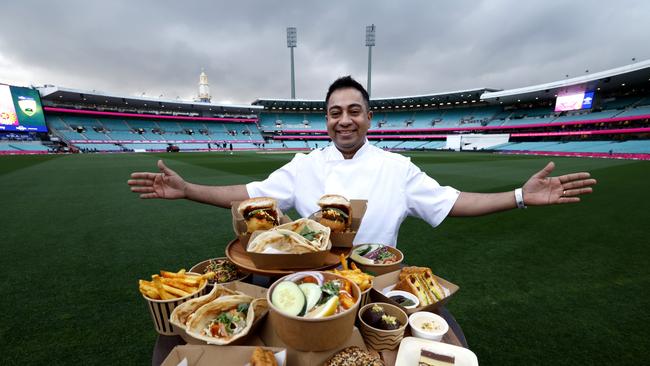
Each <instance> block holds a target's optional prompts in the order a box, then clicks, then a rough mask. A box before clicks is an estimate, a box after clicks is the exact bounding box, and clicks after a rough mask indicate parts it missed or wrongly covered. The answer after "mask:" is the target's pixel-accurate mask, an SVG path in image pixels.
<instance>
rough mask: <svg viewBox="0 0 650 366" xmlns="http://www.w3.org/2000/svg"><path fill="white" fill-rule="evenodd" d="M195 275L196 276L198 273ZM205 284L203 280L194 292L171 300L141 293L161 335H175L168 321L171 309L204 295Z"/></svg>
mask: <svg viewBox="0 0 650 366" xmlns="http://www.w3.org/2000/svg"><path fill="white" fill-rule="evenodd" d="M188 273H189V272H188ZM192 274H196V273H192ZM196 275H197V276H198V274H196ZM206 286H207V281H205V283H204V284H203V286H201V287H200V288H199V289H198V290H197V291H196V292H194V293H191V294H189V295H187V296H185V297H179V298H178V299H171V300H155V299H150V298H148V297H146V296H144V295H142V297H143V298H144V299H145V300H146V301H147V307H148V308H149V312H150V313H151V319H152V320H153V325H154V327H155V328H156V332H158V334H162V335H175V334H176V332H175V331H174V327H173V325H172V324H171V323H170V322H169V316H170V315H171V313H172V311H174V309H175V308H176V307H177V306H178V305H180V304H182V303H184V302H185V301H187V300H191V299H194V298H197V297H199V296H203V295H205V294H206V293H207V287H206Z"/></svg>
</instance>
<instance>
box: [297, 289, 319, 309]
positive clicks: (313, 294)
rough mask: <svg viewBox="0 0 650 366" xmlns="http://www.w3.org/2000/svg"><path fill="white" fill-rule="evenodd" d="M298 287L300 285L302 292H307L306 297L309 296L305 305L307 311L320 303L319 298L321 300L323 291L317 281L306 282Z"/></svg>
mask: <svg viewBox="0 0 650 366" xmlns="http://www.w3.org/2000/svg"><path fill="white" fill-rule="evenodd" d="M298 287H300V290H302V293H303V294H305V297H306V298H307V306H306V307H305V312H308V311H310V310H311V309H312V308H313V307H314V306H316V303H318V300H320V297H321V294H322V291H321V289H320V286H318V285H317V284H315V283H309V282H305V283H302V284H300V285H298Z"/></svg>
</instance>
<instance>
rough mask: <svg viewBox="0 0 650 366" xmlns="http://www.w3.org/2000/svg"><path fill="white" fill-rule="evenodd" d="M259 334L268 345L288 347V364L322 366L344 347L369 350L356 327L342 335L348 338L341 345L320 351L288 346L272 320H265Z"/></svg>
mask: <svg viewBox="0 0 650 366" xmlns="http://www.w3.org/2000/svg"><path fill="white" fill-rule="evenodd" d="M259 336H260V338H261V339H262V341H263V342H264V344H266V345H268V346H272V347H279V348H286V349H287V364H288V365H301V366H317V365H318V366H320V365H323V364H324V363H325V361H327V360H328V359H329V358H330V357H331V356H332V355H333V354H335V353H337V352H338V351H340V350H342V349H343V348H346V347H350V346H358V347H359V348H361V349H362V350H364V351H365V350H367V348H366V344H365V342H364V341H363V337H362V336H361V332H359V329H358V328H356V327H354V328H353V329H352V333H351V334H349V335H343V334H342V335H341V336H347V339H346V340H345V342H343V343H342V344H341V345H339V346H337V347H336V348H334V349H331V350H328V351H320V352H307V351H298V350H295V349H292V348H290V347H287V346H286V344H285V343H284V342H282V340H281V339H280V337H278V336H277V334H275V331H274V329H273V327H272V326H271V322H270V321H268V320H267V321H266V322H265V324H263V325H262V327H261V331H260V334H259Z"/></svg>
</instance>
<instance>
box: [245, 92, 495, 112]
mask: <svg viewBox="0 0 650 366" xmlns="http://www.w3.org/2000/svg"><path fill="white" fill-rule="evenodd" d="M498 90H499V89H491V88H477V89H468V90H458V91H452V92H444V93H436V94H424V95H412V96H404V97H390V98H371V99H370V108H371V109H381V108H388V107H390V108H395V109H399V108H413V107H421V106H425V107H429V106H431V107H433V106H438V105H439V106H443V105H458V104H468V103H479V102H481V99H480V97H481V95H482V94H483V93H485V92H494V91H498ZM253 105H255V106H263V107H264V108H265V109H267V110H268V109H277V110H290V111H302V110H304V111H318V110H321V111H322V110H324V109H325V101H323V100H306V99H273V98H261V99H257V100H255V101H254V102H253Z"/></svg>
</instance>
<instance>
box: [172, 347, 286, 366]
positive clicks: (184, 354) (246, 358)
mask: <svg viewBox="0 0 650 366" xmlns="http://www.w3.org/2000/svg"><path fill="white" fill-rule="evenodd" d="M255 348H257V347H255V346H207V345H205V346H198V345H184V346H176V347H174V349H172V351H171V352H170V353H169V355H168V356H167V358H165V360H164V361H163V363H162V364H161V366H177V365H178V364H179V363H180V362H181V361H183V359H184V358H187V365H188V366H212V365H217V364H219V365H245V364H246V363H247V362H250V358H251V356H252V354H253V351H254V350H255ZM262 348H264V349H268V350H271V351H273V353H277V352H282V351H284V350H285V349H284V348H279V347H262ZM286 365H287V362H286V358H285V362H284V363H282V364H281V365H280V366H286Z"/></svg>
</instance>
